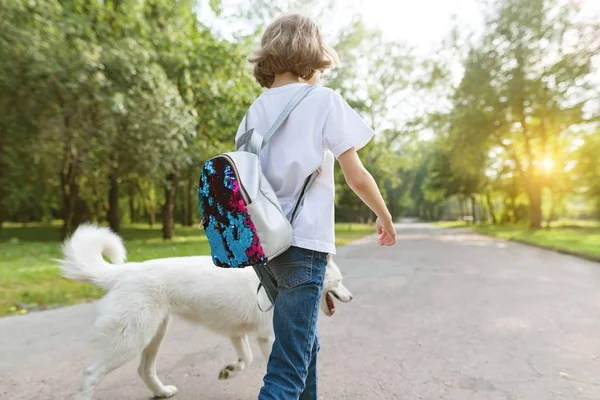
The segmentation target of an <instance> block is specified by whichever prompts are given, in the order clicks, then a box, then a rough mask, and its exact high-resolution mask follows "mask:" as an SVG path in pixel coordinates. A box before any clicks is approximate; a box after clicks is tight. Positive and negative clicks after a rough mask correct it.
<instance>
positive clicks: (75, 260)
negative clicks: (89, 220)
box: [60, 224, 126, 290]
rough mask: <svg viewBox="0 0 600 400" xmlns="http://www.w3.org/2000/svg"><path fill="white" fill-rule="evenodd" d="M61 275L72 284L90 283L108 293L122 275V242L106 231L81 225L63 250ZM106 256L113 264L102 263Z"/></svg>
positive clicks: (124, 253) (66, 242)
mask: <svg viewBox="0 0 600 400" xmlns="http://www.w3.org/2000/svg"><path fill="white" fill-rule="evenodd" d="M62 251H63V255H64V259H62V260H60V264H61V269H62V275H63V276H64V277H65V278H69V279H72V280H75V281H82V282H89V283H93V284H94V285H96V286H100V287H102V288H104V289H106V290H109V289H111V288H112V287H113V286H114V285H115V283H116V282H117V280H118V278H119V276H120V275H121V273H122V272H123V271H122V268H119V267H118V266H116V265H115V264H124V263H125V259H126V251H125V247H124V246H123V242H122V241H121V238H120V237H119V236H118V235H117V234H115V233H113V232H112V231H111V230H110V229H108V228H101V227H98V226H94V225H87V224H86V225H81V226H80V227H79V228H77V230H76V231H75V233H74V234H73V236H71V238H69V239H67V240H66V241H65V243H64V244H63V247H62ZM103 255H104V256H107V257H108V258H109V259H110V261H112V264H111V263H109V262H107V261H105V260H104V258H103Z"/></svg>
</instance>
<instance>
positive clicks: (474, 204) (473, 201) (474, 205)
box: [471, 194, 477, 225]
mask: <svg viewBox="0 0 600 400" xmlns="http://www.w3.org/2000/svg"><path fill="white" fill-rule="evenodd" d="M471 215H472V217H473V225H475V224H476V223H477V200H476V199H475V195H474V194H473V195H471Z"/></svg>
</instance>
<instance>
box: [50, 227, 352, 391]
mask: <svg viewBox="0 0 600 400" xmlns="http://www.w3.org/2000/svg"><path fill="white" fill-rule="evenodd" d="M63 253H64V260H61V267H62V272H63V275H64V276H65V277H67V278H70V279H73V280H77V281H83V282H90V283H93V284H95V285H97V286H99V287H102V288H104V289H106V290H107V291H108V293H107V294H106V296H104V297H103V298H102V300H100V302H99V303H98V314H99V315H98V318H97V320H96V328H97V331H98V333H100V338H101V345H102V349H101V350H102V352H101V356H100V358H99V359H98V360H97V361H96V362H95V363H94V364H93V365H91V366H90V367H88V368H86V369H85V372H84V376H83V381H82V384H81V388H80V391H79V393H78V395H77V397H76V398H77V399H78V400H91V399H92V396H93V393H94V390H95V389H96V387H97V386H98V384H99V383H100V381H101V380H102V379H103V378H104V377H105V376H106V374H108V373H109V372H111V371H113V370H115V369H116V368H118V367H120V366H122V365H123V364H125V363H126V362H128V361H130V360H131V359H133V358H134V357H136V356H137V355H138V354H140V353H141V355H142V357H141V361H140V364H139V368H138V373H139V374H140V376H141V377H142V379H143V380H144V382H145V383H146V385H147V386H148V388H149V389H150V390H151V391H152V392H153V393H154V395H155V396H156V397H163V398H165V397H171V396H173V395H174V394H175V393H176V392H177V388H176V387H175V386H166V385H164V384H163V383H162V382H161V381H160V379H159V378H158V376H157V374H156V355H157V353H158V349H159V347H160V344H161V342H162V340H163V337H164V335H165V333H166V329H167V325H168V323H169V318H170V316H171V315H178V316H180V317H182V318H184V319H186V320H187V321H190V322H193V323H196V324H200V325H202V326H204V327H206V328H208V329H210V330H212V331H214V332H216V333H219V334H222V335H225V336H227V337H229V338H230V340H231V342H232V343H233V346H234V347H235V350H236V352H237V355H238V361H237V362H235V363H232V364H229V365H227V366H225V367H223V369H221V371H220V373H219V379H227V378H230V377H232V376H234V375H235V374H236V373H237V372H239V371H241V370H243V369H244V368H245V367H246V366H248V365H249V364H250V363H251V362H252V353H251V351H250V344H249V342H248V334H249V333H256V336H257V341H258V343H259V345H260V348H261V350H262V353H263V355H264V356H265V358H267V359H268V357H269V354H270V353H271V347H272V344H273V339H274V338H273V326H272V318H273V314H272V311H270V312H266V313H263V312H261V311H260V310H259V308H258V306H257V302H259V303H260V304H261V306H262V308H263V309H264V308H265V307H267V306H269V305H270V303H269V300H268V298H267V296H266V294H264V290H261V292H260V293H259V295H258V297H257V293H256V289H257V287H258V283H259V281H258V278H257V276H256V273H255V272H254V271H253V270H252V268H243V269H223V268H217V267H215V266H214V265H213V263H212V260H211V258H210V257H208V256H198V257H178V258H163V259H157V260H150V261H145V262H141V263H125V256H126V253H125V248H124V246H123V243H122V241H121V239H120V238H119V236H117V235H116V234H114V233H113V232H111V231H110V230H109V229H106V228H99V227H96V226H92V225H83V226H81V227H79V229H77V231H76V232H75V234H74V235H73V236H72V237H71V239H69V240H68V241H67V242H65V244H64V246H63ZM103 255H105V256H107V257H108V258H109V259H110V260H111V261H112V264H111V263H108V262H107V261H105V260H104V258H103ZM332 296H334V297H336V298H337V299H339V300H341V301H343V302H348V301H350V300H351V299H352V295H351V294H350V292H349V291H348V289H346V287H344V285H343V284H342V276H341V273H340V270H339V269H338V268H337V266H336V265H335V263H334V262H333V260H331V257H328V264H327V270H326V275H325V285H324V290H323V299H322V301H321V309H322V311H323V312H324V313H325V314H326V315H328V316H331V315H333V313H334V311H335V309H334V305H333V299H332Z"/></svg>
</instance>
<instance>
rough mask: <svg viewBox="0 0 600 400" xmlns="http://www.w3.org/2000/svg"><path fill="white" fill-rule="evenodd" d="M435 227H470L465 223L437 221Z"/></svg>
mask: <svg viewBox="0 0 600 400" xmlns="http://www.w3.org/2000/svg"><path fill="white" fill-rule="evenodd" d="M434 225H435V226H437V227H438V228H463V227H465V226H468V225H467V223H466V222H465V221H437V222H434Z"/></svg>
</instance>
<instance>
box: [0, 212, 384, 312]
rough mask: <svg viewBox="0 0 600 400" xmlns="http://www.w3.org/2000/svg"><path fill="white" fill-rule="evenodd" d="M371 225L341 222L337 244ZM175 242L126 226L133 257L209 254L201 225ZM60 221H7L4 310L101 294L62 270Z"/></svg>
mask: <svg viewBox="0 0 600 400" xmlns="http://www.w3.org/2000/svg"><path fill="white" fill-rule="evenodd" d="M373 231H374V228H373V227H372V226H371V225H360V224H352V225H349V224H339V225H337V226H336V234H337V244H338V245H344V244H347V243H349V242H351V241H353V240H355V239H358V238H360V237H362V236H365V235H367V234H369V233H372V232H373ZM176 234H177V237H176V238H175V239H174V240H173V241H171V242H165V241H163V240H162V239H161V231H160V227H155V228H153V229H151V228H149V227H148V226H147V225H130V226H127V227H125V228H123V229H122V232H121V236H122V237H123V239H124V241H125V246H126V248H127V252H128V260H129V261H144V260H149V259H153V258H163V257H179V256H192V255H202V254H209V246H208V242H207V241H206V237H205V236H204V234H203V233H202V231H200V230H199V229H198V228H196V227H181V226H178V227H177V228H176ZM59 239H60V229H59V226H58V225H57V224H45V225H41V224H28V225H27V226H23V225H20V224H7V225H5V226H4V228H3V229H2V231H1V232H0V316H5V315H11V314H25V313H27V312H29V311H31V310H40V309H46V308H53V307H58V306H63V305H68V304H76V303H81V302H85V301H90V300H93V299H97V298H99V297H101V296H102V295H103V294H104V293H103V291H102V290H100V289H98V288H97V287H95V286H92V285H88V284H83V283H78V282H72V281H69V280H67V279H64V278H62V277H61V276H60V273H59V269H58V266H57V264H56V262H54V261H53V260H54V259H57V258H60V257H61V252H60V240H59Z"/></svg>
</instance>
